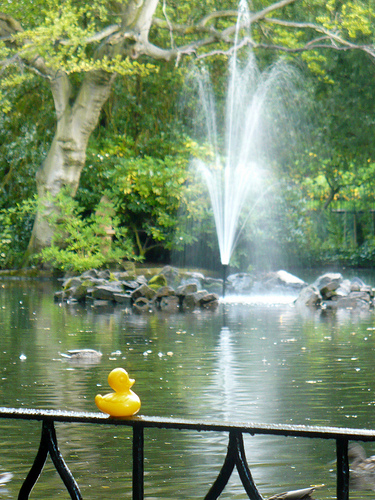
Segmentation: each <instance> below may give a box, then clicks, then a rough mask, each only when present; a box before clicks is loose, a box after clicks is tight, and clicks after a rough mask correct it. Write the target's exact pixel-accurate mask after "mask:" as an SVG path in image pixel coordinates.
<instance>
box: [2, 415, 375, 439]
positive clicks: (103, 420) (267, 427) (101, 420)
mask: <svg viewBox="0 0 375 500" xmlns="http://www.w3.org/2000/svg"><path fill="white" fill-rule="evenodd" d="M0 418H11V419H23V420H51V421H55V422H71V423H89V424H104V425H125V426H130V427H143V428H152V427H154V428H159V429H179V430H196V431H220V432H230V431H234V430H237V431H239V432H243V433H246V434H252V435H254V434H268V435H279V436H293V437H309V438H313V437H316V438H321V439H340V438H341V439H342V438H344V439H348V440H360V441H375V430H372V429H352V428H344V427H320V426H312V425H311V426H310V425H289V424H257V423H252V422H246V423H243V422H225V421H223V422H218V421H208V420H194V419H176V418H168V417H147V416H135V417H124V418H112V417H108V416H107V415H105V414H103V413H99V412H95V413H94V412H76V411H61V410H40V409H33V408H5V407H0Z"/></svg>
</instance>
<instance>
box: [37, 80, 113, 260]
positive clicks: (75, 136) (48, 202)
mask: <svg viewBox="0 0 375 500" xmlns="http://www.w3.org/2000/svg"><path fill="white" fill-rule="evenodd" d="M113 80H114V75H112V74H109V73H105V72H104V71H96V72H91V73H88V74H87V75H86V77H85V79H84V81H83V82H82V85H81V87H80V89H79V92H78V94H77V97H76V98H75V100H74V103H73V104H71V98H72V94H73V92H72V87H71V85H70V82H69V79H68V76H67V75H66V74H62V75H61V74H60V76H59V77H58V78H56V79H54V80H53V81H52V85H51V87H52V93H53V97H54V101H55V107H56V114H57V127H56V133H55V136H54V139H53V141H52V145H51V148H50V150H49V152H48V154H47V157H46V158H45V160H44V162H43V164H42V166H41V168H40V169H39V171H38V172H37V176H36V179H37V189H38V195H39V202H40V208H39V209H38V212H37V216H36V219H35V223H34V227H33V232H32V236H31V239H30V243H29V248H28V252H27V255H30V254H34V253H36V252H38V251H40V250H41V249H42V248H44V247H46V246H48V245H50V243H51V239H52V236H53V228H52V227H51V226H50V224H49V221H50V218H51V213H52V212H53V211H54V210H55V207H54V204H53V202H52V197H54V196H56V195H57V194H58V193H59V192H60V190H61V189H62V188H67V190H68V192H69V194H71V195H72V196H74V195H75V193H76V191H77V188H78V184H79V179H80V176H81V172H82V169H83V167H84V165H85V161H86V148H87V143H88V140H89V137H90V134H91V133H92V131H93V130H94V128H95V127H96V125H97V123H98V119H99V115H100V111H101V109H102V107H103V105H104V103H105V101H106V100H107V99H108V97H109V94H110V90H111V87H112V83H113Z"/></svg>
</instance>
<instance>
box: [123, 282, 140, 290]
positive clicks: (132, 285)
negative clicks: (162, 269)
mask: <svg viewBox="0 0 375 500" xmlns="http://www.w3.org/2000/svg"><path fill="white" fill-rule="evenodd" d="M121 283H122V287H123V289H124V290H129V291H130V290H131V291H133V290H136V289H137V288H139V283H138V281H122V282H121Z"/></svg>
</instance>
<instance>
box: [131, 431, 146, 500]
mask: <svg viewBox="0 0 375 500" xmlns="http://www.w3.org/2000/svg"><path fill="white" fill-rule="evenodd" d="M132 498H133V500H143V499H144V429H143V426H141V425H134V426H133V497H132Z"/></svg>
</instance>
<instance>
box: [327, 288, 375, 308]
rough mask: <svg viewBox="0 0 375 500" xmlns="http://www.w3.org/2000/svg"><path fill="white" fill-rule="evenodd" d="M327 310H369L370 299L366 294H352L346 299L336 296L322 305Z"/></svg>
mask: <svg viewBox="0 0 375 500" xmlns="http://www.w3.org/2000/svg"><path fill="white" fill-rule="evenodd" d="M322 306H323V307H325V308H327V309H369V307H370V297H369V295H368V294H367V293H365V292H352V293H351V294H350V295H348V296H346V297H339V296H336V297H334V298H333V299H332V300H327V301H324V302H323V303H322Z"/></svg>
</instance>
